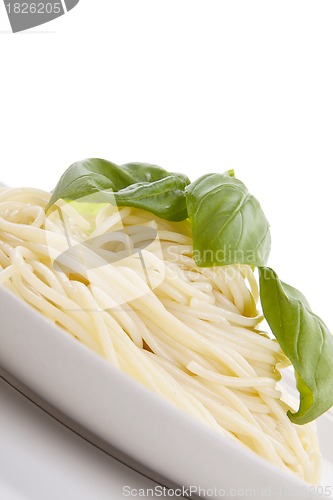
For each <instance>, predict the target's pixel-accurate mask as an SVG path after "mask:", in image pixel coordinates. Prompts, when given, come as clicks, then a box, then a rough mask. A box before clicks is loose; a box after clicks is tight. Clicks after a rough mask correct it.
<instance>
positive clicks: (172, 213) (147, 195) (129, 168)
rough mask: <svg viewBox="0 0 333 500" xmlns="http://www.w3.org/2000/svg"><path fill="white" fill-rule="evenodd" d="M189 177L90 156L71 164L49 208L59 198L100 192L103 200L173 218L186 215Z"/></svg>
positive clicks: (155, 168) (68, 198) (174, 219)
mask: <svg viewBox="0 0 333 500" xmlns="http://www.w3.org/2000/svg"><path fill="white" fill-rule="evenodd" d="M189 183H190V181H189V179H188V178H187V177H186V176H184V175H182V174H176V173H169V172H167V171H166V170H164V169H162V168H160V167H158V166H157V165H150V164H148V163H127V164H126V165H121V166H118V165H116V164H115V163H111V162H109V161H107V160H102V159H99V158H88V159H87V160H83V161H79V162H77V163H74V164H73V165H71V166H70V167H69V168H68V169H67V170H66V172H65V173H64V174H63V175H62V177H61V178H60V180H59V182H58V184H57V186H56V188H55V189H54V191H53V193H52V196H51V199H50V202H49V203H48V205H47V207H46V210H48V209H49V208H50V207H51V206H52V205H53V204H54V203H55V202H56V201H57V200H58V199H60V198H62V199H65V200H79V199H80V198H84V197H86V196H88V195H90V194H93V193H99V195H98V201H100V202H101V203H105V202H109V203H115V204H117V205H119V206H129V207H137V208H141V209H144V210H148V211H150V212H152V213H153V214H155V215H157V216H158V217H162V218H163V219H167V220H171V221H180V220H184V219H186V217H187V210H186V198H185V192H184V191H185V187H186V186H187V185H188V184H189Z"/></svg>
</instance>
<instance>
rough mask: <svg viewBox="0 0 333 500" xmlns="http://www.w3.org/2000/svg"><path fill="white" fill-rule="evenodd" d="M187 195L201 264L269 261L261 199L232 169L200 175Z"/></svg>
mask: <svg viewBox="0 0 333 500" xmlns="http://www.w3.org/2000/svg"><path fill="white" fill-rule="evenodd" d="M186 196H187V211H188V215H189V218H190V221H191V223H192V232H193V250H194V258H195V261H196V263H197V265H198V266H200V267H210V266H214V265H217V266H221V265H228V264H237V263H238V264H249V265H252V266H263V265H265V264H266V262H267V258H268V255H269V251H270V245H271V238H270V231H269V224H268V222H267V219H266V217H265V215H264V213H263V211H262V209H261V207H260V204H259V202H258V201H257V200H256V198H254V196H252V195H251V194H250V193H249V192H248V190H247V188H246V186H245V185H244V184H243V183H242V182H241V181H239V180H238V179H235V178H234V177H233V171H230V172H227V173H225V174H208V175H204V176H203V177H200V178H199V179H198V180H197V181H195V182H193V183H192V184H190V185H189V186H188V187H187V188H186Z"/></svg>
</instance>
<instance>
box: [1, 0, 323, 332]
mask: <svg viewBox="0 0 333 500" xmlns="http://www.w3.org/2000/svg"><path fill="white" fill-rule="evenodd" d="M332 26H333V0H330V1H327V0H321V1H320V2H318V1H307V0H300V1H298V0H279V2H271V1H267V0H262V1H258V0H251V1H248V0H244V1H241V0H230V1H223V0H218V1H215V0H208V1H204V0H201V1H196V0H190V1H188V0H181V1H179V0H168V1H167V2H166V1H163V2H162V1H157V0H141V1H140V2H138V1H137V0H121V1H111V0H95V1H94V2H92V1H88V0H81V1H80V2H79V4H78V6H77V7H76V8H75V9H73V10H72V11H71V12H70V13H68V14H67V15H65V16H63V17H61V18H59V19H57V20H55V21H53V22H52V23H49V24H46V25H44V26H42V27H39V28H38V29H34V30H31V31H28V32H25V33H22V34H15V35H13V34H11V33H10V32H9V29H10V28H9V22H8V19H7V17H6V12H5V8H4V5H3V4H2V2H0V31H1V33H0V54H1V59H0V68H1V78H0V153H1V156H0V180H1V181H2V182H5V183H7V184H9V185H12V186H21V185H30V186H37V187H41V188H45V189H47V190H50V189H52V188H53V187H54V185H55V183H56V182H57V180H58V178H59V177H60V175H61V174H62V172H63V171H64V170H65V169H66V168H67V167H68V166H69V165H70V164H71V163H73V162H74V161H76V160H79V159H82V158H85V157H88V156H98V157H104V158H107V159H109V160H112V161H114V162H116V163H117V162H119V163H124V162H127V161H146V162H151V163H157V164H159V165H161V166H162V167H165V168H166V169H168V170H171V171H183V172H186V173H188V175H189V176H190V177H191V178H192V179H195V178H196V177H197V176H199V175H201V174H203V173H206V172H211V171H224V170H226V169H230V168H234V169H235V170H236V175H237V176H238V177H239V178H240V179H242V180H243V181H244V182H245V183H246V184H247V185H248V187H249V189H250V190H251V191H252V192H253V194H255V195H256V196H257V198H258V199H259V200H260V202H261V204H262V206H263V208H264V211H265V212H266V215H267V217H268V219H269V221H270V223H271V230H272V238H273V245H272V253H271V258H270V262H269V263H270V264H271V265H272V267H274V268H275V269H276V270H277V272H278V273H279V274H280V277H281V278H282V279H284V280H285V281H287V282H289V283H290V284H293V285H294V286H296V287H298V288H300V289H301V290H302V291H303V292H304V293H305V295H307V296H308V299H309V301H310V303H311V304H312V306H313V309H314V310H315V311H316V312H317V313H318V314H320V315H322V316H323V317H324V319H325V320H326V322H327V323H328V325H329V326H330V327H331V328H333V316H332V314H331V308H332V305H331V304H332V294H331V282H332V278H333V269H332V263H331V261H332V256H333V251H332V237H331V232H332V222H331V218H332V187H331V179H332V176H331V171H332V167H333V147H332V137H333V64H332V56H333V29H332Z"/></svg>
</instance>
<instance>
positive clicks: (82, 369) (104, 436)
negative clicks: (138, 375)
mask: <svg viewBox="0 0 333 500" xmlns="http://www.w3.org/2000/svg"><path fill="white" fill-rule="evenodd" d="M0 367H2V369H3V370H5V371H6V372H7V373H8V374H10V376H12V377H14V378H15V379H16V380H18V381H20V382H21V383H23V384H24V385H25V386H26V387H27V388H29V390H31V391H33V392H34V393H35V394H36V395H37V396H38V397H39V398H41V399H42V400H44V401H46V402H47V403H48V404H49V405H51V407H53V408H54V409H56V410H55V411H59V412H60V413H61V414H63V415H65V416H66V417H68V418H69V419H70V420H71V421H72V422H75V423H76V424H78V425H79V426H80V427H81V428H83V429H85V430H86V431H87V432H88V434H89V435H90V436H93V437H92V439H93V440H95V441H98V442H99V443H101V446H102V447H105V446H106V447H107V446H111V447H113V449H114V450H115V454H116V455H117V453H118V456H120V458H122V457H128V459H126V458H125V461H128V460H129V459H131V460H133V464H135V466H136V467H137V468H138V469H141V470H144V471H146V470H149V471H151V474H150V475H151V476H152V477H154V478H163V479H160V480H162V481H163V482H164V483H171V484H177V485H184V486H186V487H189V486H192V487H195V488H197V489H199V488H201V490H202V491H201V493H204V492H206V497H207V498H216V497H217V495H216V496H215V495H213V494H212V493H213V492H212V490H214V489H215V488H216V489H217V490H221V491H220V496H223V492H226V493H228V494H229V496H236V497H237V496H239V497H240V496H251V495H252V497H256V498H264V496H267V497H270V498H285V497H287V496H292V497H293V498H317V497H319V498H323V496H326V495H323V494H321V490H319V494H318V495H317V494H316V490H314V489H312V490H311V489H309V488H307V487H306V485H305V483H303V482H302V481H299V480H298V479H297V478H295V477H293V475H292V474H289V473H285V472H283V471H281V470H279V469H278V468H276V467H275V466H273V465H271V464H270V463H268V462H266V461H265V460H263V459H261V458H260V457H258V456H257V455H255V454H254V453H252V452H251V451H250V450H249V451H248V450H246V449H244V447H243V446H241V445H238V444H237V443H234V442H231V441H229V440H228V438H224V437H223V436H221V435H218V434H217V433H216V432H214V431H213V430H211V429H210V428H208V427H205V426H204V424H201V423H200V422H199V421H198V422H197V421H196V420H195V419H192V418H191V417H190V416H188V415H186V414H185V413H182V412H181V411H180V410H178V409H177V408H175V407H173V406H172V405H171V404H169V403H168V402H167V401H165V400H164V399H163V398H161V397H159V396H157V395H155V394H153V393H151V392H150V391H148V390H147V389H146V388H145V387H143V386H141V385H140V384H138V383H137V382H135V381H134V380H132V379H131V378H129V377H128V376H127V375H125V374H123V373H121V372H120V371H119V370H118V369H116V368H114V367H112V366H111V365H109V364H108V363H107V362H105V361H104V360H103V359H102V358H100V357H98V356H97V355H96V354H94V353H93V352H91V351H90V350H89V349H87V348H86V347H85V346H83V345H81V344H80V343H79V342H77V341H75V340H74V339H73V338H72V337H71V336H70V335H68V334H67V333H66V332H64V331H63V330H61V329H60V328H58V327H56V326H54V325H53V324H52V323H51V322H49V321H48V320H47V319H45V318H44V317H42V316H41V315H40V314H38V313H37V312H35V311H34V310H33V309H32V308H31V307H30V306H28V305H26V304H25V303H24V302H23V301H21V300H20V299H18V298H17V297H15V296H14V295H13V294H11V293H9V292H8V291H7V290H5V289H4V288H0ZM319 434H320V438H321V446H322V450H323V454H324V457H325V467H326V469H327V473H326V474H327V477H325V478H323V480H322V486H323V487H325V486H327V487H331V488H332V486H333V485H332V478H333V468H332V465H330V463H331V462H333V421H332V419H331V417H330V416H329V415H328V416H324V417H322V418H321V419H320V421H319ZM329 481H331V482H329ZM236 490H238V494H235V492H236ZM193 491H194V490H192V492H193ZM327 491H328V489H327ZM254 492H255V493H254ZM221 493H222V495H221ZM280 493H281V494H280ZM203 496H204V495H203ZM326 498H327V496H326Z"/></svg>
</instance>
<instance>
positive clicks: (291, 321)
mask: <svg viewBox="0 0 333 500" xmlns="http://www.w3.org/2000/svg"><path fill="white" fill-rule="evenodd" d="M259 275H260V298H261V304H262V308H263V311H264V315H265V318H266V320H267V322H268V324H269V326H270V327H271V330H272V332H273V334H274V336H275V337H276V339H277V341H278V342H279V344H280V346H281V349H282V350H283V352H284V353H285V354H286V356H287V357H288V358H289V359H290V361H291V363H292V364H293V366H294V369H295V376H296V383H297V389H298V391H299V393H300V405H299V409H298V411H297V412H296V413H292V412H288V416H289V418H290V420H291V421H292V422H294V423H296V424H306V423H307V422H310V421H311V420H314V419H316V418H317V417H319V416H320V415H321V414H323V413H324V412H325V411H327V410H328V409H329V408H330V407H331V406H332V405H333V383H332V380H333V336H332V334H331V333H330V331H329V330H328V328H327V326H326V325H325V323H324V322H323V321H322V320H321V319H320V318H319V317H318V316H316V315H315V314H314V313H313V312H312V311H311V308H310V306H309V303H308V301H307V300H306V298H305V297H304V295H303V294H302V293H301V292H299V291H298V290H297V289H296V288H293V287H291V286H290V285H287V284H286V283H283V282H282V281H280V279H279V278H278V276H277V274H276V273H275V272H274V271H273V270H272V269H270V268H266V267H262V268H260V269H259Z"/></svg>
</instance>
